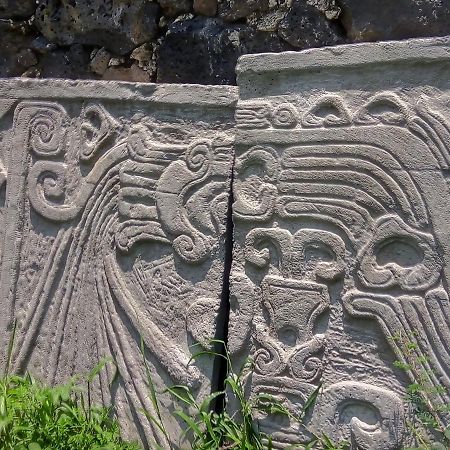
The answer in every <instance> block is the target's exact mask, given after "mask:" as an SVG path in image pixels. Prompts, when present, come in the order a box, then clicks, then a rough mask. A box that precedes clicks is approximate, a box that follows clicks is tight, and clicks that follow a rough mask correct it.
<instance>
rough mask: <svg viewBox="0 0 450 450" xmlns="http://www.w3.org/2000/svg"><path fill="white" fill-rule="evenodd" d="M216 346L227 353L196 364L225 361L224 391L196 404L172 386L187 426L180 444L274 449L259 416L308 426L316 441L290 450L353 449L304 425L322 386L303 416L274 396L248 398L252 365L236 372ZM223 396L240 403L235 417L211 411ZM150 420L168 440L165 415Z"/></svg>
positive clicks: (197, 449) (203, 449)
mask: <svg viewBox="0 0 450 450" xmlns="http://www.w3.org/2000/svg"><path fill="white" fill-rule="evenodd" d="M211 343H212V344H220V345H221V346H222V347H223V348H224V350H225V352H224V354H221V353H216V352H213V351H201V352H198V353H196V354H195V355H193V356H192V358H191V359H196V358H198V357H201V356H204V355H206V356H215V357H219V358H224V359H225V361H226V364H227V376H226V378H225V383H224V384H225V390H224V391H216V392H213V393H212V394H210V395H209V396H207V397H206V398H204V399H203V400H201V401H197V400H196V399H195V396H194V394H193V393H192V392H191V390H190V389H189V388H188V387H186V386H183V385H176V386H172V387H170V388H168V389H166V390H165V392H168V393H169V394H170V395H171V396H172V397H173V398H174V399H176V401H177V402H178V403H179V404H180V406H181V408H179V409H178V410H176V411H175V412H174V413H173V414H174V415H175V416H176V417H178V418H179V419H181V420H182V421H183V422H184V423H185V426H186V430H185V432H184V433H183V435H182V436H181V439H180V441H182V440H183V439H184V438H185V437H188V439H187V441H189V444H188V445H189V449H191V450H272V449H273V443H272V437H271V436H270V435H269V434H267V433H264V432H263V431H262V430H261V429H260V427H259V422H258V420H257V418H256V416H257V414H258V413H260V412H262V413H266V414H271V415H277V414H279V415H282V416H286V417H288V418H289V419H290V420H292V421H294V422H295V423H297V424H299V426H300V427H303V428H304V429H305V430H306V431H307V432H308V433H309V434H310V435H311V436H312V438H311V440H310V442H309V443H308V444H299V445H293V446H291V447H289V448H290V450H312V449H317V450H345V449H348V448H349V444H348V443H347V442H344V441H343V442H340V443H338V444H337V443H334V442H333V441H332V440H331V439H330V438H329V437H328V436H326V435H321V436H318V435H315V434H314V433H312V432H311V431H310V430H308V429H307V427H306V426H305V425H304V423H303V422H304V419H305V416H306V414H307V412H308V410H310V409H311V408H313V407H314V403H315V401H316V398H317V396H318V395H319V393H320V387H318V388H317V389H316V390H315V391H314V392H313V394H312V395H311V396H310V397H309V399H308V400H307V401H306V403H305V405H304V406H303V409H302V411H301V412H300V414H298V415H295V414H293V413H292V412H291V411H290V410H289V409H287V408H286V407H285V406H284V404H283V403H282V402H281V401H279V400H278V399H277V398H275V397H274V396H272V395H269V394H265V393H259V394H256V395H255V396H254V397H251V398H248V396H247V395H246V392H245V379H246V376H247V375H248V374H249V373H250V372H251V371H252V370H253V363H252V361H251V360H250V359H248V360H247V361H246V363H245V364H244V365H243V367H242V368H241V369H240V370H239V371H237V372H235V371H234V370H233V367H232V364H231V358H230V355H229V353H228V350H227V347H226V345H225V344H224V343H223V342H222V341H218V340H212V341H211ZM147 377H148V379H149V380H148V384H149V388H150V391H151V397H152V403H153V406H154V409H155V410H156V411H159V406H158V400H157V396H156V395H155V391H154V385H153V382H152V380H151V377H150V374H149V373H147ZM221 396H228V397H233V398H234V400H235V402H234V403H235V404H237V407H236V408H234V412H233V413H231V412H228V411H227V410H226V409H225V410H223V411H222V412H215V411H214V408H213V407H212V405H213V402H214V401H215V400H216V399H217V398H218V397H221ZM147 416H148V417H149V420H151V422H152V423H154V424H155V423H156V424H157V426H158V428H159V429H161V430H163V432H164V434H165V435H166V436H167V435H168V433H167V431H166V429H165V427H164V423H163V421H162V419H161V416H160V415H158V417H154V416H152V415H151V414H149V413H147ZM180 446H181V444H180ZM177 448H178V447H177ZM159 450H161V449H159ZM162 450H165V449H162Z"/></svg>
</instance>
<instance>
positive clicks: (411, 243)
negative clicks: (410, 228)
mask: <svg viewBox="0 0 450 450" xmlns="http://www.w3.org/2000/svg"><path fill="white" fill-rule="evenodd" d="M375 253H376V261H377V264H378V265H380V266H385V265H387V264H389V263H395V264H397V265H399V266H401V267H414V266H416V265H417V264H420V263H421V262H422V261H423V258H424V254H423V251H422V249H421V248H420V247H419V246H418V245H417V243H416V241H415V240H413V239H408V238H405V237H396V238H390V239H386V240H385V241H383V242H381V243H380V244H379V245H378V249H376V250H375Z"/></svg>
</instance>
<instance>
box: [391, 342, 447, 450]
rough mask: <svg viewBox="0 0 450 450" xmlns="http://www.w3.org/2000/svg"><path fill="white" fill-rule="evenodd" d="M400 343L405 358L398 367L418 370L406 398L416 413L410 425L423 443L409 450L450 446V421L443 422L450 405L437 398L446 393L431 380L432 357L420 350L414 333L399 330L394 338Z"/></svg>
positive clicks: (410, 371)
mask: <svg viewBox="0 0 450 450" xmlns="http://www.w3.org/2000/svg"><path fill="white" fill-rule="evenodd" d="M391 339H392V340H393V341H394V342H395V344H396V346H397V347H398V349H399V351H400V353H401V356H402V361H395V362H394V365H395V367H397V368H399V369H401V370H404V371H405V372H407V373H410V374H414V376H415V380H414V382H413V383H410V384H409V385H408V386H407V390H406V391H407V395H406V398H407V400H408V402H409V404H410V405H411V407H412V409H413V413H414V417H413V420H412V421H408V423H407V427H408V430H409V432H410V433H411V434H412V436H413V437H414V439H415V441H416V443H417V444H418V445H419V447H415V448H410V449H407V450H449V449H450V425H446V424H445V423H443V421H442V419H441V416H442V413H443V412H446V413H448V412H450V408H449V406H450V405H442V404H440V402H439V401H438V400H437V397H438V396H439V395H440V394H443V393H446V389H445V388H444V387H443V386H435V385H434V384H433V383H432V382H431V381H430V375H432V374H433V372H432V369H430V367H429V364H428V362H429V358H428V357H427V356H426V355H419V354H418V353H417V350H418V348H419V347H418V345H417V343H416V336H415V335H414V333H412V334H411V335H407V334H405V333H397V334H396V335H395V336H393V337H392V338H391Z"/></svg>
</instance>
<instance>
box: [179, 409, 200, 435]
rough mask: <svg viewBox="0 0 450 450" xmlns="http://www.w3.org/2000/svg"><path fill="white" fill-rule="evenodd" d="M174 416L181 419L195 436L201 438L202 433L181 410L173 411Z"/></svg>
mask: <svg viewBox="0 0 450 450" xmlns="http://www.w3.org/2000/svg"><path fill="white" fill-rule="evenodd" d="M173 414H174V415H175V416H178V417H179V418H180V419H182V420H183V421H184V422H185V423H186V425H187V426H188V427H189V428H190V429H191V430H192V431H193V432H194V433H195V434H196V435H197V436H202V434H203V432H202V431H201V430H200V428H199V426H198V425H197V424H196V423H195V421H194V420H193V419H191V418H190V417H189V416H188V415H187V414H186V413H184V412H183V411H181V410H177V411H174V413H173Z"/></svg>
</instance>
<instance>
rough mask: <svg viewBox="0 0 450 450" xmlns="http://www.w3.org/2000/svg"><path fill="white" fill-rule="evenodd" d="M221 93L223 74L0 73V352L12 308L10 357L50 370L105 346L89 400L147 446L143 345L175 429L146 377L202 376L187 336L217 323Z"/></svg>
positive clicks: (79, 369)
mask: <svg viewBox="0 0 450 450" xmlns="http://www.w3.org/2000/svg"><path fill="white" fill-rule="evenodd" d="M235 101H236V92H235V89H234V88H231V87H216V88H214V89H213V88H211V87H203V86H182V85H179V86H166V85H152V84H129V83H115V82H109V83H108V82H81V81H77V82H75V81H74V82H70V81H56V80H51V81H22V80H11V81H6V80H0V121H1V126H0V143H1V145H0V149H1V154H0V185H1V190H0V201H1V206H2V207H1V209H0V237H1V240H0V242H1V245H0V298H1V310H2V314H1V317H0V337H1V343H0V349H1V350H0V363H1V366H2V367H4V365H5V357H6V355H5V354H6V349H7V342H8V340H9V339H10V332H11V329H12V323H13V321H14V319H17V324H18V327H17V333H16V338H15V343H14V352H13V356H12V364H13V366H12V369H13V370H15V371H18V370H25V369H27V370H30V371H31V372H32V373H33V374H34V375H35V376H37V377H39V378H42V379H44V380H45V381H47V382H60V381H63V380H67V379H68V378H69V377H71V376H72V375H74V374H83V373H86V372H87V371H88V370H90V369H91V368H92V367H94V366H95V365H96V364H97V362H98V361H99V360H100V359H101V358H102V357H104V356H108V355H112V356H113V357H114V360H115V361H116V364H117V369H118V371H119V377H118V378H117V379H115V377H114V373H115V371H114V369H113V368H112V367H109V368H108V370H107V371H106V372H102V374H101V378H100V381H96V382H95V385H94V391H95V400H96V401H103V402H105V403H109V402H111V401H112V402H113V403H114V404H115V405H116V407H117V410H118V415H119V420H120V422H121V423H122V425H123V427H124V431H125V436H127V437H140V438H141V439H142V440H143V441H144V442H147V444H148V446H149V448H153V444H152V443H153V442H155V441H156V442H159V444H160V445H161V446H162V448H169V447H168V443H167V442H166V441H165V439H164V436H162V434H161V432H160V431H159V430H158V429H157V427H155V426H154V425H153V424H151V423H150V422H148V421H147V420H146V419H145V418H144V416H143V413H142V410H143V409H147V410H148V412H149V413H150V414H152V415H155V414H156V412H155V411H154V410H153V406H152V403H151V400H150V397H149V391H148V388H147V386H146V381H145V380H146V374H145V370H144V359H143V358H144V357H145V359H146V360H147V363H148V366H149V368H150V372H151V376H152V378H153V382H154V383H155V386H156V389H157V391H158V393H159V394H158V397H159V401H160V403H161V408H162V414H163V417H164V420H165V422H166V426H167V427H168V430H169V432H170V434H171V436H172V437H173V439H174V440H178V438H179V436H180V435H181V433H180V431H179V427H180V425H179V424H178V423H177V422H176V421H175V420H174V418H173V417H171V416H170V414H169V412H168V411H169V410H170V408H172V409H173V405H172V403H171V401H170V398H169V396H168V394H164V395H163V394H160V393H161V392H162V391H163V390H164V389H165V388H166V387H167V386H171V385H174V384H183V385H186V386H190V387H191V388H192V389H193V390H194V392H195V393H196V395H198V396H203V395H205V394H208V393H209V390H210V388H211V384H214V382H215V381H214V380H215V376H214V374H213V364H212V361H211V360H208V359H204V360H200V361H197V362H193V361H192V362H190V356H191V354H192V352H194V353H197V351H198V350H199V348H201V347H190V346H191V345H193V344H195V343H196V342H201V343H202V344H203V345H207V342H208V339H209V338H212V337H214V334H215V331H216V319H217V312H218V309H219V303H220V301H221V294H222V284H223V277H224V252H225V248H224V235H225V227H226V216H227V210H228V194H229V190H230V188H229V184H230V175H231V169H232V159H233V147H232V142H233V141H232V138H233V134H232V132H231V131H232V130H231V127H232V125H233V112H234V103H235ZM141 338H142V342H143V345H144V348H145V356H143V355H142V354H141V351H140V339H141ZM2 370H3V369H2ZM113 379H115V381H114V383H113V385H112V386H111V388H110V386H109V384H110V383H111V382H112V381H113Z"/></svg>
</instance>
